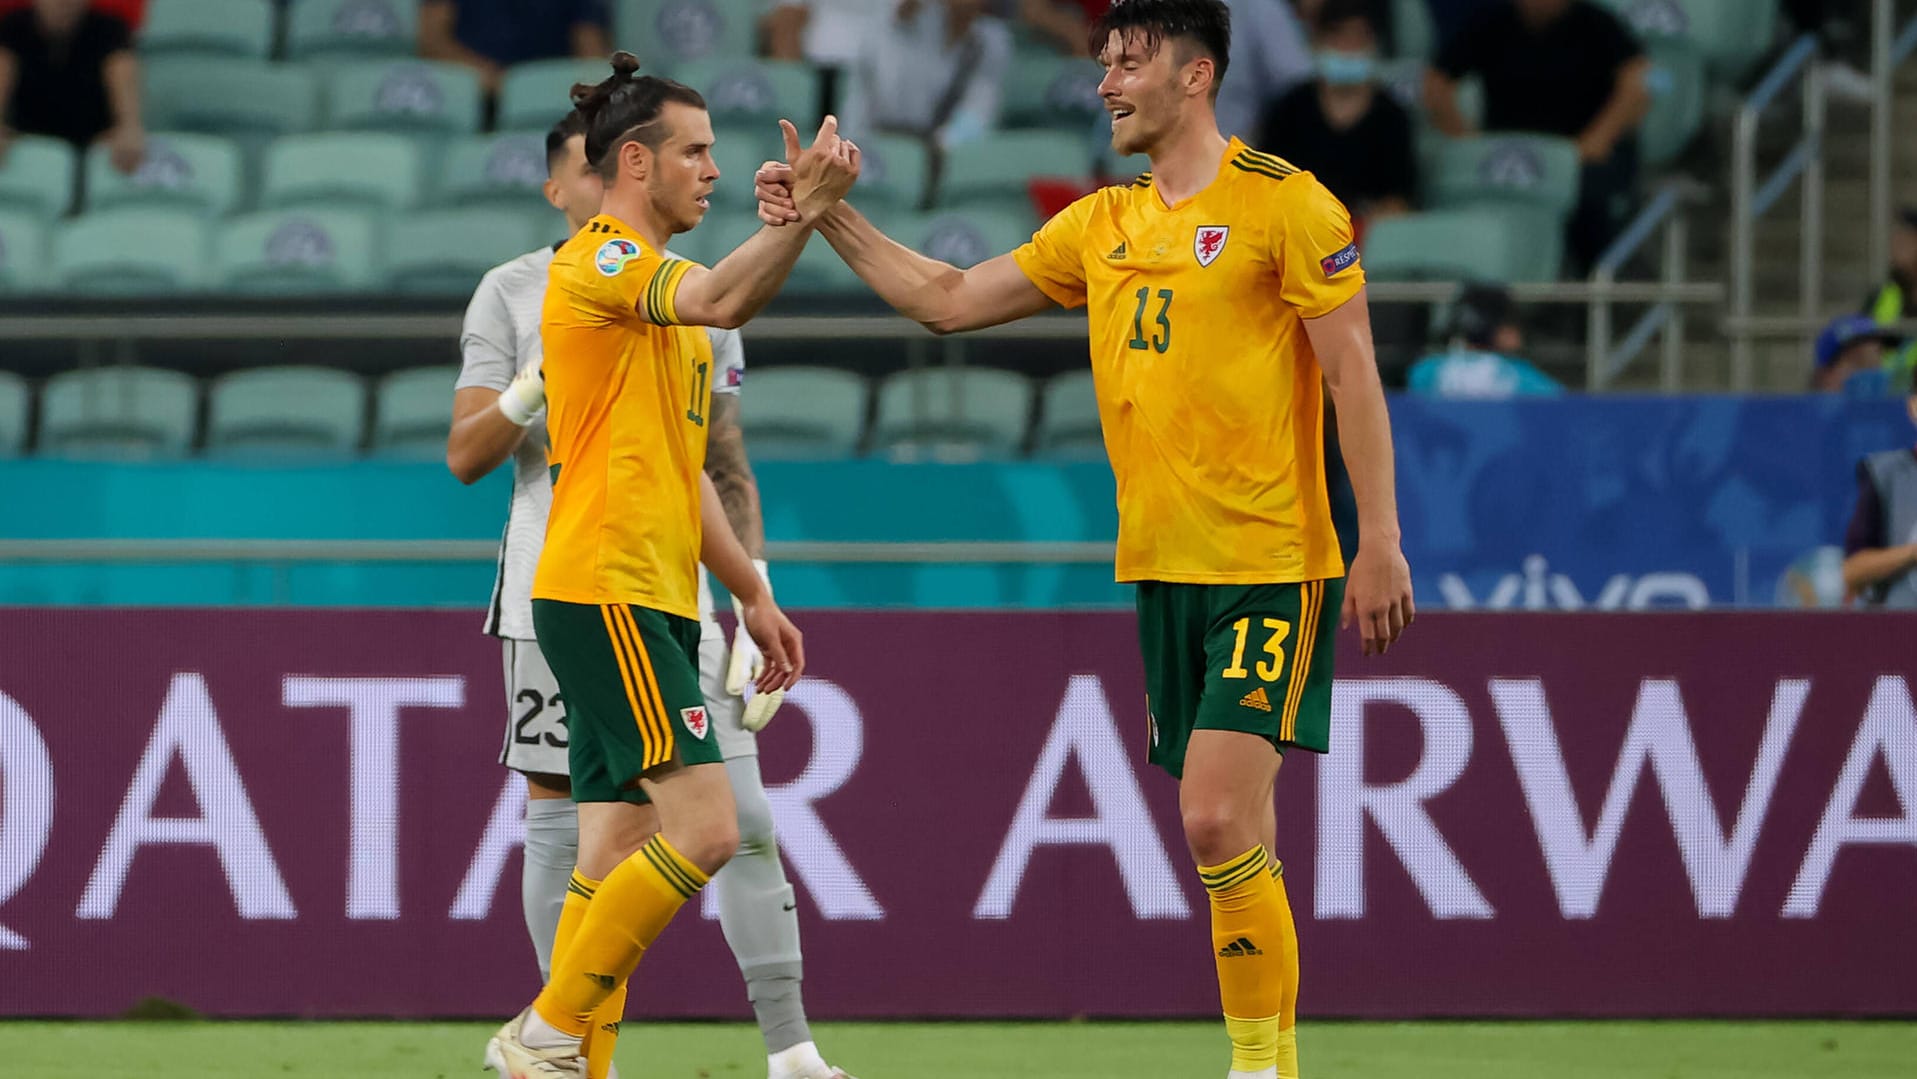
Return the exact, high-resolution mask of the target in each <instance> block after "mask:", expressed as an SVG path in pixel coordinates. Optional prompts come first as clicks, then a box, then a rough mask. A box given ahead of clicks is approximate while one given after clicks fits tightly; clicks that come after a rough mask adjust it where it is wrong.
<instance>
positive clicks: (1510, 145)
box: [1423, 133, 1583, 217]
mask: <svg viewBox="0 0 1917 1079" xmlns="http://www.w3.org/2000/svg"><path fill="white" fill-rule="evenodd" d="M1582 169H1583V166H1582V165H1581V163H1580V162H1579V160H1578V148H1577V144H1576V143H1574V142H1572V141H1571V140H1570V139H1566V138H1559V137H1556V136H1553V135H1517V134H1503V133H1501V134H1495V135H1478V136H1474V137H1472V138H1465V139H1443V140H1441V141H1440V142H1439V143H1438V144H1437V145H1436V147H1435V149H1434V152H1433V154H1432V156H1431V157H1430V158H1429V159H1428V160H1427V161H1426V162H1425V170H1424V171H1425V182H1424V185H1423V186H1424V190H1425V198H1426V202H1427V203H1428V204H1429V205H1430V206H1431V207H1433V208H1435V209H1445V208H1452V207H1468V206H1484V205H1496V206H1529V207H1534V208H1537V209H1540V210H1543V211H1545V212H1547V213H1551V214H1555V215H1557V216H1559V217H1562V216H1564V215H1566V214H1569V213H1570V212H1571V208H1572V207H1573V206H1575V205H1577V200H1578V179H1579V176H1580V175H1581V173H1582Z"/></svg>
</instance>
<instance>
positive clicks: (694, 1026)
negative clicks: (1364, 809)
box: [0, 1022, 1917, 1079]
mask: <svg viewBox="0 0 1917 1079" xmlns="http://www.w3.org/2000/svg"><path fill="white" fill-rule="evenodd" d="M489 1029H490V1028H489V1027H487V1026H485V1025H480V1024H471V1023H284V1022H276V1023H218V1022H206V1023H200V1022H180V1023H52V1022H45V1023H43V1022H0V1075H5V1076H8V1077H9V1079H56V1077H60V1079H64V1077H68V1076H85V1077H86V1079H187V1077H189V1076H191V1077H193V1079H279V1077H293V1079H299V1077H313V1079H320V1077H325V1079H337V1077H339V1076H352V1077H354V1079H402V1077H404V1079H438V1077H453V1076H477V1075H478V1068H479V1055H480V1050H481V1047H482V1046H483V1045H484V1043H485V1039H486V1036H487V1034H488V1033H489ZM815 1032H816V1034H817V1036H818V1039H819V1044H820V1046H821V1047H822V1048H824V1049H825V1050H826V1051H827V1052H828V1053H829V1054H830V1056H831V1059H832V1060H833V1062H834V1063H837V1064H840V1065H841V1066H843V1067H846V1068H849V1069H851V1070H852V1072H853V1074H855V1075H857V1076H859V1079H1008V1077H1009V1079H1021V1077H1031V1079H1039V1077H1043V1079H1131V1077H1137V1079H1188V1077H1189V1079H1221V1077H1222V1076H1223V1075H1224V1074H1225V1070H1226V1063H1227V1059H1226V1052H1225V1050H1224V1049H1223V1047H1222V1039H1223V1033H1222V1031H1221V1030H1220V1029H1219V1028H1218V1027H1217V1026H1215V1025H1213V1024H1206V1023H822V1024H820V1025H819V1026H818V1027H817V1028H816V1031H815ZM1302 1035H1303V1038H1302V1042H1301V1044H1302V1046H1303V1063H1304V1074H1305V1075H1306V1076H1308V1077H1313V1079H1315V1077H1319V1076H1322V1077H1325V1079H1386V1077H1390V1079H1398V1077H1404V1079H1785V1077H1789V1079H1808V1077H1815V1076H1832V1077H1836V1076H1842V1077H1844V1079H1892V1077H1897V1079H1904V1077H1908V1076H1910V1075H1911V1074H1913V1073H1912V1071H1911V1067H1912V1064H1911V1062H1912V1061H1913V1060H1917V1023H1908V1022H1905V1023H1892V1022H1883V1023H1838V1022H1791V1023H1743V1022H1643V1023H1640V1022H1629V1023H1626V1022H1570V1023H1329V1022H1327V1023H1313V1024H1308V1025H1307V1026H1305V1027H1304V1028H1302ZM618 1062H619V1069H620V1072H621V1074H622V1076H623V1077H624V1079H758V1077H760V1076H763V1075H765V1058H764V1056H763V1055H761V1050H760V1046H759V1041H758V1037H757V1032H756V1031H755V1030H754V1029H753V1028H752V1027H750V1026H747V1025H743V1024H719V1023H711V1024H703V1023H691V1024H688V1023H673V1024H657V1025H650V1024H645V1023H641V1022H628V1023H627V1025H626V1032H625V1036H624V1037H623V1038H622V1039H621V1040H620V1043H619V1056H618Z"/></svg>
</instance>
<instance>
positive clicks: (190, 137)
mask: <svg viewBox="0 0 1917 1079" xmlns="http://www.w3.org/2000/svg"><path fill="white" fill-rule="evenodd" d="M86 169H87V182H86V205H87V209H88V210H110V209H113V208H114V207H117V206H173V207H178V208H180V209H184V210H197V211H199V212H200V213H204V214H207V215H209V216H214V217H223V216H225V215H226V214H229V213H232V212H233V209H234V208H235V207H236V206H238V205H239V202H240V186H241V177H242V176H243V175H244V163H243V162H242V160H241V155H240V148H239V146H238V145H237V144H235V143H234V142H233V141H232V140H231V139H224V138H221V137H219V136H218V135H194V134H189V133H185V132H173V133H166V134H153V135H148V136H147V140H146V156H145V157H144V158H142V159H141V160H140V167H139V168H137V169H135V170H133V173H132V175H128V174H126V173H123V172H121V171H120V170H119V169H116V168H114V167H113V161H112V157H111V155H110V154H109V153H108V151H107V148H106V147H105V146H95V147H93V148H92V149H91V150H88V151H87V157H86Z"/></svg>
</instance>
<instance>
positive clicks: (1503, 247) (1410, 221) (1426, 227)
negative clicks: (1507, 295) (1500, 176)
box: [1364, 207, 1564, 283]
mask: <svg viewBox="0 0 1917 1079" xmlns="http://www.w3.org/2000/svg"><path fill="white" fill-rule="evenodd" d="M1563 250H1564V242H1563V230H1562V229H1561V228H1560V227H1559V226H1558V224H1557V222H1556V221H1540V220H1539V218H1538V216H1537V215H1536V214H1534V213H1531V214H1527V213H1525V212H1523V211H1522V210H1498V209H1494V208H1490V207H1477V208H1472V209H1464V210H1433V211H1430V212H1427V213H1420V214H1406V215H1404V216H1402V217H1391V218H1386V219H1385V220H1382V221H1377V222H1374V223H1373V224H1372V225H1371V227H1370V228H1369V229H1367V230H1366V232H1365V240H1364V267H1365V275H1366V277H1368V278H1370V279H1372V280H1377V281H1420V280H1423V281H1455V280H1467V279H1468V280H1482V281H1497V282H1506V283H1508V282H1512V281H1554V280H1556V279H1557V276H1558V269H1559V265H1560V264H1561V262H1562V261H1563Z"/></svg>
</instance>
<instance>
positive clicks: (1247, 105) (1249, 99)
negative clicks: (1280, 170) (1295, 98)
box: [1217, 0, 1314, 139]
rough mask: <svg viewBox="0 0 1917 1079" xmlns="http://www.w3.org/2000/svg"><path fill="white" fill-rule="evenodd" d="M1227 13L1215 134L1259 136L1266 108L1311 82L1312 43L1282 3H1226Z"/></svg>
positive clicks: (1232, 0)
mask: <svg viewBox="0 0 1917 1079" xmlns="http://www.w3.org/2000/svg"><path fill="white" fill-rule="evenodd" d="M1225 6H1226V7H1228V8H1230V9H1231V58H1230V63H1229V64H1228V67H1229V69H1230V70H1229V72H1228V75H1229V77H1228V78H1226V79H1225V81H1224V82H1223V83H1221V84H1219V87H1218V110H1217V111H1218V130H1219V131H1220V132H1222V133H1224V134H1225V135H1226V136H1231V135H1237V136H1238V137H1240V138H1243V139H1253V138H1256V137H1257V136H1258V121H1259V119H1260V118H1261V117H1263V116H1264V114H1265V109H1266V108H1267V107H1268V106H1269V105H1270V104H1271V103H1272V102H1273V101H1275V100H1277V99H1278V98H1279V97H1281V96H1283V95H1284V94H1285V92H1286V91H1288V90H1290V89H1291V88H1292V87H1294V86H1297V85H1298V84H1299V83H1302V82H1306V81H1308V80H1310V78H1311V76H1312V74H1313V70H1314V69H1313V65H1312V61H1311V42H1310V41H1309V40H1308V39H1307V37H1306V34H1305V26H1304V24H1303V23H1301V22H1299V21H1298V16H1297V15H1296V14H1294V13H1293V11H1292V9H1291V5H1290V4H1289V3H1287V2H1286V0H1225Z"/></svg>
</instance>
